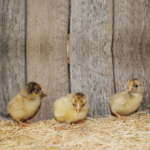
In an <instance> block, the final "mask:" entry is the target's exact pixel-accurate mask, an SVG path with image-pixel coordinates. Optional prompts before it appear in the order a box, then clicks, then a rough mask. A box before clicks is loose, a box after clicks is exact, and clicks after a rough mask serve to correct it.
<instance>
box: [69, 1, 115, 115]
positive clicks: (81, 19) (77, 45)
mask: <svg viewBox="0 0 150 150" xmlns="http://www.w3.org/2000/svg"><path fill="white" fill-rule="evenodd" d="M71 4H72V7H71V32H70V66H71V91H72V92H84V93H85V94H86V95H87V96H88V98H89V103H90V110H89V116H90V117H93V115H94V114H97V115H101V116H105V115H106V114H110V109H109V106H108V101H109V96H110V95H111V94H113V93H114V79H113V65H112V55H111V44H112V15H113V12H112V5H113V4H112V0H72V3H71Z"/></svg>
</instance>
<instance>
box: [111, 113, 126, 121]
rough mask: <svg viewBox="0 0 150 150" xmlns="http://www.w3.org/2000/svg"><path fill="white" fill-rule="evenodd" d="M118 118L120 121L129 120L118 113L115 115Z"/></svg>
mask: <svg viewBox="0 0 150 150" xmlns="http://www.w3.org/2000/svg"><path fill="white" fill-rule="evenodd" d="M114 114H115V115H116V116H117V118H118V119H119V120H121V119H122V120H127V118H126V117H125V116H121V115H119V114H118V113H117V112H116V113H114Z"/></svg>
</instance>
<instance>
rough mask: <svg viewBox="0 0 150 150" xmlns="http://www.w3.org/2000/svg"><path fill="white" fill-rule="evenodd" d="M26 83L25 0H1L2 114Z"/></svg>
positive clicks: (0, 71)
mask: <svg viewBox="0 0 150 150" xmlns="http://www.w3.org/2000/svg"><path fill="white" fill-rule="evenodd" d="M24 84H25V0H21V1H20V0H0V114H1V115H6V114H7V109H6V107H7V103H8V101H9V100H11V99H12V98H13V97H14V96H15V95H16V94H17V93H18V92H19V91H20V89H21V88H22V87H23V86H24Z"/></svg>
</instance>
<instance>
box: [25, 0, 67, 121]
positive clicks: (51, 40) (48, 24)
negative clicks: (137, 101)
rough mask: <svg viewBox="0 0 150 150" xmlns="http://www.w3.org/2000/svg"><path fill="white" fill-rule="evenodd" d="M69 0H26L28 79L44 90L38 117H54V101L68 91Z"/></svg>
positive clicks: (41, 118)
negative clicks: (45, 91)
mask: <svg viewBox="0 0 150 150" xmlns="http://www.w3.org/2000/svg"><path fill="white" fill-rule="evenodd" d="M68 6H69V1H68V0H61V1H59V0H42V1H41V0H28V1H27V81H28V82H29V81H36V82H38V83H40V84H41V85H42V86H43V88H45V89H46V90H47V95H48V96H47V97H46V98H44V99H43V100H42V106H41V109H40V111H39V113H38V114H37V117H36V119H35V120H36V121H37V120H43V119H49V118H52V117H53V102H54V101H55V100H56V99H57V98H58V97H60V96H62V95H64V94H67V93H68V71H67V29H68V28H67V27H68Z"/></svg>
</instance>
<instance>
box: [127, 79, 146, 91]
mask: <svg viewBox="0 0 150 150" xmlns="http://www.w3.org/2000/svg"><path fill="white" fill-rule="evenodd" d="M127 85H128V92H132V93H143V94H144V93H145V88H144V85H143V82H142V81H140V80H138V79H136V78H134V79H131V80H129V81H128V83H127Z"/></svg>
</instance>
